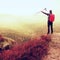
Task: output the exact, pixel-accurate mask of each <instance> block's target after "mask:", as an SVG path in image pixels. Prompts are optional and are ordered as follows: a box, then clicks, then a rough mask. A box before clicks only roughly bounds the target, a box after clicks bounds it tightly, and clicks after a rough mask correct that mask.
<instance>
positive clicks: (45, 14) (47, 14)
mask: <svg viewBox="0 0 60 60" xmlns="http://www.w3.org/2000/svg"><path fill="white" fill-rule="evenodd" d="M41 12H42V13H43V14H45V15H47V16H48V15H49V14H48V13H45V12H43V11H41Z"/></svg>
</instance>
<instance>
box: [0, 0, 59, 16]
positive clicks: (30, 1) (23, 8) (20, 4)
mask: <svg viewBox="0 0 60 60" xmlns="http://www.w3.org/2000/svg"><path fill="white" fill-rule="evenodd" d="M59 4H60V1H59V0H0V14H13V15H33V14H35V13H36V12H38V11H40V10H42V9H43V8H47V9H53V10H55V11H57V10H58V9H59V7H58V6H59Z"/></svg>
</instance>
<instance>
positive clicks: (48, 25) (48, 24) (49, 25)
mask: <svg viewBox="0 0 60 60" xmlns="http://www.w3.org/2000/svg"><path fill="white" fill-rule="evenodd" d="M49 33H50V22H48V33H47V34H49Z"/></svg>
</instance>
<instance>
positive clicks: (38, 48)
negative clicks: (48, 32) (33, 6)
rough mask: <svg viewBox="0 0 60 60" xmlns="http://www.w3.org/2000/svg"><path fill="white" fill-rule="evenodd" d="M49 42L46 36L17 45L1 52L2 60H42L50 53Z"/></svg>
mask: <svg viewBox="0 0 60 60" xmlns="http://www.w3.org/2000/svg"><path fill="white" fill-rule="evenodd" d="M48 43H49V40H48V39H47V37H46V36H42V37H41V38H35V40H29V41H27V42H24V43H22V44H20V45H18V44H16V45H15V46H14V47H13V48H11V49H9V50H4V51H1V53H0V60H41V59H42V57H43V56H44V55H46V54H47V51H48Z"/></svg>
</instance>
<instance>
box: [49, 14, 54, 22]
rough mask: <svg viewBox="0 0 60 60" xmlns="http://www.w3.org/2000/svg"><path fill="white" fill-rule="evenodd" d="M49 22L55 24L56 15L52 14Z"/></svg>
mask: <svg viewBox="0 0 60 60" xmlns="http://www.w3.org/2000/svg"><path fill="white" fill-rule="evenodd" d="M49 20H50V22H53V21H54V20H55V15H54V14H50V18H49Z"/></svg>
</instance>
